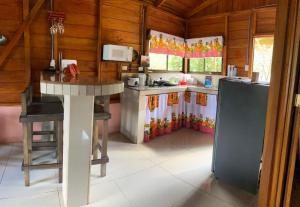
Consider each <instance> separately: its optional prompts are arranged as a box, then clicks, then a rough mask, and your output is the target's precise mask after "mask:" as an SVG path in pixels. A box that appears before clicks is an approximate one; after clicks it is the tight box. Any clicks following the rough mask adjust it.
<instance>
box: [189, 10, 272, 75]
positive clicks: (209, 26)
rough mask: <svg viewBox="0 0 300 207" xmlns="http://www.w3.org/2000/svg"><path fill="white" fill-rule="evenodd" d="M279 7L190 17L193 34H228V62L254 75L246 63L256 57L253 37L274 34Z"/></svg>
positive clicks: (240, 71)
mask: <svg viewBox="0 0 300 207" xmlns="http://www.w3.org/2000/svg"><path fill="white" fill-rule="evenodd" d="M275 16H276V8H275V7H267V8H261V9H253V10H244V11H238V12H228V13H222V14H216V15H208V16H205V17H194V18H191V19H190V20H189V21H188V36H189V38H197V37H206V36H214V35H222V36H224V41H225V46H226V48H225V50H226V51H225V54H226V55H225V57H224V58H225V60H224V61H225V63H227V64H231V65H236V66H237V67H238V75H239V76H250V75H251V71H248V72H247V71H245V70H244V65H246V64H247V65H250V66H251V61H252V38H253V36H256V35H272V34H273V33H274V29H275Z"/></svg>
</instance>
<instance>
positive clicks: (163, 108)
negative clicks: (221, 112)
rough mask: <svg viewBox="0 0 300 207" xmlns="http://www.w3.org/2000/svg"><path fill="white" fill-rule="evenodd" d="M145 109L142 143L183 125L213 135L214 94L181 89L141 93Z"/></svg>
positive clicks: (215, 102) (215, 100)
mask: <svg viewBox="0 0 300 207" xmlns="http://www.w3.org/2000/svg"><path fill="white" fill-rule="evenodd" d="M145 108H146V116H145V126H144V142H148V141H150V140H151V139H154V138H155V137H157V136H161V135H164V134H169V133H172V131H175V130H177V129H179V128H183V127H185V128H192V129H195V130H199V131H201V132H203V133H209V134H212V135H213V134H214V129H215V119H216V111H217V95H215V94H207V93H200V92H191V91H185V92H174V93H168V94H159V95H149V96H145Z"/></svg>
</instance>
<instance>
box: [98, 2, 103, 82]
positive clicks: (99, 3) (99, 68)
mask: <svg viewBox="0 0 300 207" xmlns="http://www.w3.org/2000/svg"><path fill="white" fill-rule="evenodd" d="M101 15H102V0H99V1H98V33H97V34H98V38H97V73H98V80H101V81H102V68H101V64H102V61H101V59H102V17H101Z"/></svg>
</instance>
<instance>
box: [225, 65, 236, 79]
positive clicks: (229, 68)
mask: <svg viewBox="0 0 300 207" xmlns="http://www.w3.org/2000/svg"><path fill="white" fill-rule="evenodd" d="M227 76H228V77H236V76H237V67H236V66H235V65H228V66H227Z"/></svg>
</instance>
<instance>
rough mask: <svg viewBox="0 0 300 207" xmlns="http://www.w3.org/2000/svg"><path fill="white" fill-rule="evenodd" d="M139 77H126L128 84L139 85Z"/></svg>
mask: <svg viewBox="0 0 300 207" xmlns="http://www.w3.org/2000/svg"><path fill="white" fill-rule="evenodd" d="M139 81H140V79H139V78H128V82H127V84H128V86H139Z"/></svg>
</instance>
